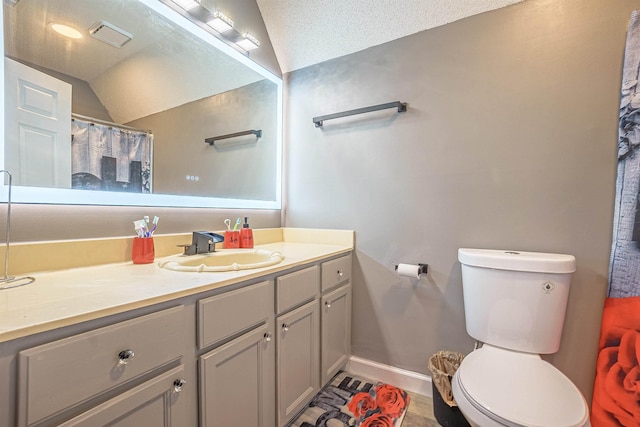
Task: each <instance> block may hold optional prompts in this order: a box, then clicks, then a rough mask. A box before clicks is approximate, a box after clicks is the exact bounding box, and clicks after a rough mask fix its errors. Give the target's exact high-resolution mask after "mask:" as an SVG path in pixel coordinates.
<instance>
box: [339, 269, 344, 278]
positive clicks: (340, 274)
mask: <svg viewBox="0 0 640 427" xmlns="http://www.w3.org/2000/svg"><path fill="white" fill-rule="evenodd" d="M342 276H344V273H343V272H342V270H338V277H339V278H341V279H342Z"/></svg>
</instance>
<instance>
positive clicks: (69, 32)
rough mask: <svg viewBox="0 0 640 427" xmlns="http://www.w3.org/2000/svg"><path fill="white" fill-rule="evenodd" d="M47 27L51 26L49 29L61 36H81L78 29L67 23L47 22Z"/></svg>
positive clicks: (75, 37)
mask: <svg viewBox="0 0 640 427" xmlns="http://www.w3.org/2000/svg"><path fill="white" fill-rule="evenodd" d="M49 27H51V29H52V30H53V31H55V32H56V33H58V34H60V35H62V36H65V37H68V38H70V39H81V38H82V33H81V32H80V31H78V30H76V29H75V28H73V27H70V26H68V25H65V24H60V23H59V22H52V23H51V24H49Z"/></svg>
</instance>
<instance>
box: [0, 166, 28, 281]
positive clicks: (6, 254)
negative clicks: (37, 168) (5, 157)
mask: <svg viewBox="0 0 640 427" xmlns="http://www.w3.org/2000/svg"><path fill="white" fill-rule="evenodd" d="M0 173H4V174H5V175H7V176H8V177H9V187H8V190H7V230H6V235H5V236H6V240H5V242H6V245H7V247H6V248H5V251H4V277H0V290H2V289H10V288H17V287H19V286H24V285H28V284H29V283H33V282H34V281H35V280H36V279H35V278H33V277H29V276H27V277H14V276H9V246H10V245H9V244H10V242H11V179H12V177H11V173H9V171H8V170H4V169H2V170H0Z"/></svg>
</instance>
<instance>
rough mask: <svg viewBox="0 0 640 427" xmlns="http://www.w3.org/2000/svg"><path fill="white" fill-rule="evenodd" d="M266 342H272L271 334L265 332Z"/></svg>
mask: <svg viewBox="0 0 640 427" xmlns="http://www.w3.org/2000/svg"><path fill="white" fill-rule="evenodd" d="M264 340H265V341H266V342H270V341H271V332H265V333H264Z"/></svg>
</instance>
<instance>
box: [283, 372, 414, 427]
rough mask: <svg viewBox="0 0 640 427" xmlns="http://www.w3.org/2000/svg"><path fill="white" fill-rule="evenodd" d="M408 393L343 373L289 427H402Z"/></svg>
mask: <svg viewBox="0 0 640 427" xmlns="http://www.w3.org/2000/svg"><path fill="white" fill-rule="evenodd" d="M409 400H410V398H409V395H408V394H407V392H406V391H404V390H402V389H400V388H397V387H394V386H392V385H389V384H383V383H375V384H374V382H372V381H370V380H367V379H363V378H357V377H355V376H354V375H352V374H350V373H348V372H340V373H339V374H338V375H336V376H335V377H334V378H333V380H332V381H331V382H330V383H329V384H328V385H327V386H325V387H324V388H323V389H322V390H320V392H319V393H318V394H317V395H316V396H315V397H314V398H313V400H312V401H311V403H309V405H308V406H307V407H306V408H305V410H304V411H302V412H301V413H300V414H299V415H298V417H297V418H295V419H294V420H293V421H292V422H290V423H289V424H288V427H343V426H354V427H356V426H357V427H400V425H401V424H402V419H403V418H404V414H405V412H406V409H407V406H409Z"/></svg>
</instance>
